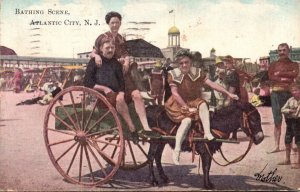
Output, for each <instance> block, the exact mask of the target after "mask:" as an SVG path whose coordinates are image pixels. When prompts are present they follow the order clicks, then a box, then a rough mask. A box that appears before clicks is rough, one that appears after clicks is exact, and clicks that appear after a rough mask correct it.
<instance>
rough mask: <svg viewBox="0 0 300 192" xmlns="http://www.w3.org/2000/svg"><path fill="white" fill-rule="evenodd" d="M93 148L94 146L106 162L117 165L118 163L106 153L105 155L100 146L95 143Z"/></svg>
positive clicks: (92, 144)
mask: <svg viewBox="0 0 300 192" xmlns="http://www.w3.org/2000/svg"><path fill="white" fill-rule="evenodd" d="M90 143H91V142H90ZM91 146H93V147H94V148H95V149H96V150H97V152H98V153H99V155H100V156H101V157H102V158H103V159H105V160H106V161H109V162H110V163H112V164H113V165H117V163H116V162H115V161H114V160H113V159H112V158H110V157H109V156H108V155H107V154H106V153H104V152H103V151H102V150H101V149H100V148H99V146H98V145H97V143H95V142H93V143H91Z"/></svg>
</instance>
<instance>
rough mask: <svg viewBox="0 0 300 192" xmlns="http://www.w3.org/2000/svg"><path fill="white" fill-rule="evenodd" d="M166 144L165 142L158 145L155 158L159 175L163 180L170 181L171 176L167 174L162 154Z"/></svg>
mask: <svg viewBox="0 0 300 192" xmlns="http://www.w3.org/2000/svg"><path fill="white" fill-rule="evenodd" d="M165 146H166V144H163V143H161V144H159V145H158V147H157V151H156V153H155V157H154V158H155V163H156V168H157V170H158V174H159V177H160V178H161V179H162V180H163V182H164V183H169V178H168V177H167V175H166V174H165V172H164V169H163V167H162V165H161V156H162V153H163V151H164V148H165Z"/></svg>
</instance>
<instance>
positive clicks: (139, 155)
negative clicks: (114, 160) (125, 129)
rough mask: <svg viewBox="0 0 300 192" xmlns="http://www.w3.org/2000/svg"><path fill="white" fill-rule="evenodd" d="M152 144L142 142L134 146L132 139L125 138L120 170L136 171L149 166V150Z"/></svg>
mask: <svg viewBox="0 0 300 192" xmlns="http://www.w3.org/2000/svg"><path fill="white" fill-rule="evenodd" d="M149 146H150V144H149V143H148V142H143V141H140V142H139V143H138V144H134V143H133V142H132V141H131V140H130V139H126V138H125V149H124V153H123V157H122V162H121V165H120V168H121V169H122V170H136V169H140V168H142V167H145V166H146V165H147V164H148V156H147V152H148V151H147V149H149Z"/></svg>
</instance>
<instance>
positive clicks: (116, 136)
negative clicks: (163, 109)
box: [43, 86, 230, 186]
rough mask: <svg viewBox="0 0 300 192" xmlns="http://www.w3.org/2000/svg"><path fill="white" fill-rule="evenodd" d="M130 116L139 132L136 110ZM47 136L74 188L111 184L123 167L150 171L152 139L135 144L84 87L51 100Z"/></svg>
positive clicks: (102, 100) (59, 167) (58, 166)
mask: <svg viewBox="0 0 300 192" xmlns="http://www.w3.org/2000/svg"><path fill="white" fill-rule="evenodd" d="M129 111H130V113H131V117H132V119H133V121H134V123H135V127H136V128H137V129H142V125H141V123H140V121H139V119H138V117H137V115H136V113H135V110H134V107H133V106H129ZM43 134H44V139H45V144H46V148H47V151H48V154H49V157H50V159H51V162H52V163H53V165H54V167H55V168H56V169H57V170H58V172H59V173H60V174H61V175H62V176H63V177H64V178H65V179H66V180H67V181H69V182H71V183H75V184H81V185H88V186H95V185H97V186H99V185H103V184H106V183H108V182H109V181H110V180H111V179H112V177H113V176H114V174H115V173H116V172H117V170H118V169H119V168H121V169H125V170H135V169H139V168H142V167H144V166H146V165H147V164H148V155H147V153H148V150H149V146H150V144H151V142H152V140H153V138H149V137H141V138H142V139H140V141H139V143H138V144H133V142H132V138H131V134H130V132H129V130H128V128H127V127H126V124H125V123H124V121H123V119H122V118H120V116H119V115H118V114H117V112H116V110H115V108H114V107H113V106H112V105H111V104H110V103H109V102H108V100H107V99H106V98H105V97H104V96H103V95H102V94H100V93H99V92H97V91H95V90H93V89H89V88H86V87H82V86H72V87H69V88H66V89H64V90H63V91H61V92H60V93H59V94H57V95H56V97H55V98H54V99H53V100H52V101H51V103H50V104H49V107H48V109H47V111H46V114H45V120H44V130H43ZM156 139H157V138H156ZM159 139H160V140H162V139H166V140H170V137H165V138H164V137H163V136H162V137H161V138H159ZM171 139H172V138H171ZM195 139H197V138H195ZM198 139H201V138H198ZM219 141H220V142H230V141H227V140H219ZM154 142H155V141H154Z"/></svg>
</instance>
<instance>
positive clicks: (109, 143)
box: [92, 139, 121, 150]
mask: <svg viewBox="0 0 300 192" xmlns="http://www.w3.org/2000/svg"><path fill="white" fill-rule="evenodd" d="M92 140H93V141H96V142H98V143H105V144H107V145H112V146H115V147H121V145H119V144H115V143H111V142H108V141H102V140H98V139H92ZM102 150H103V149H102Z"/></svg>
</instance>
